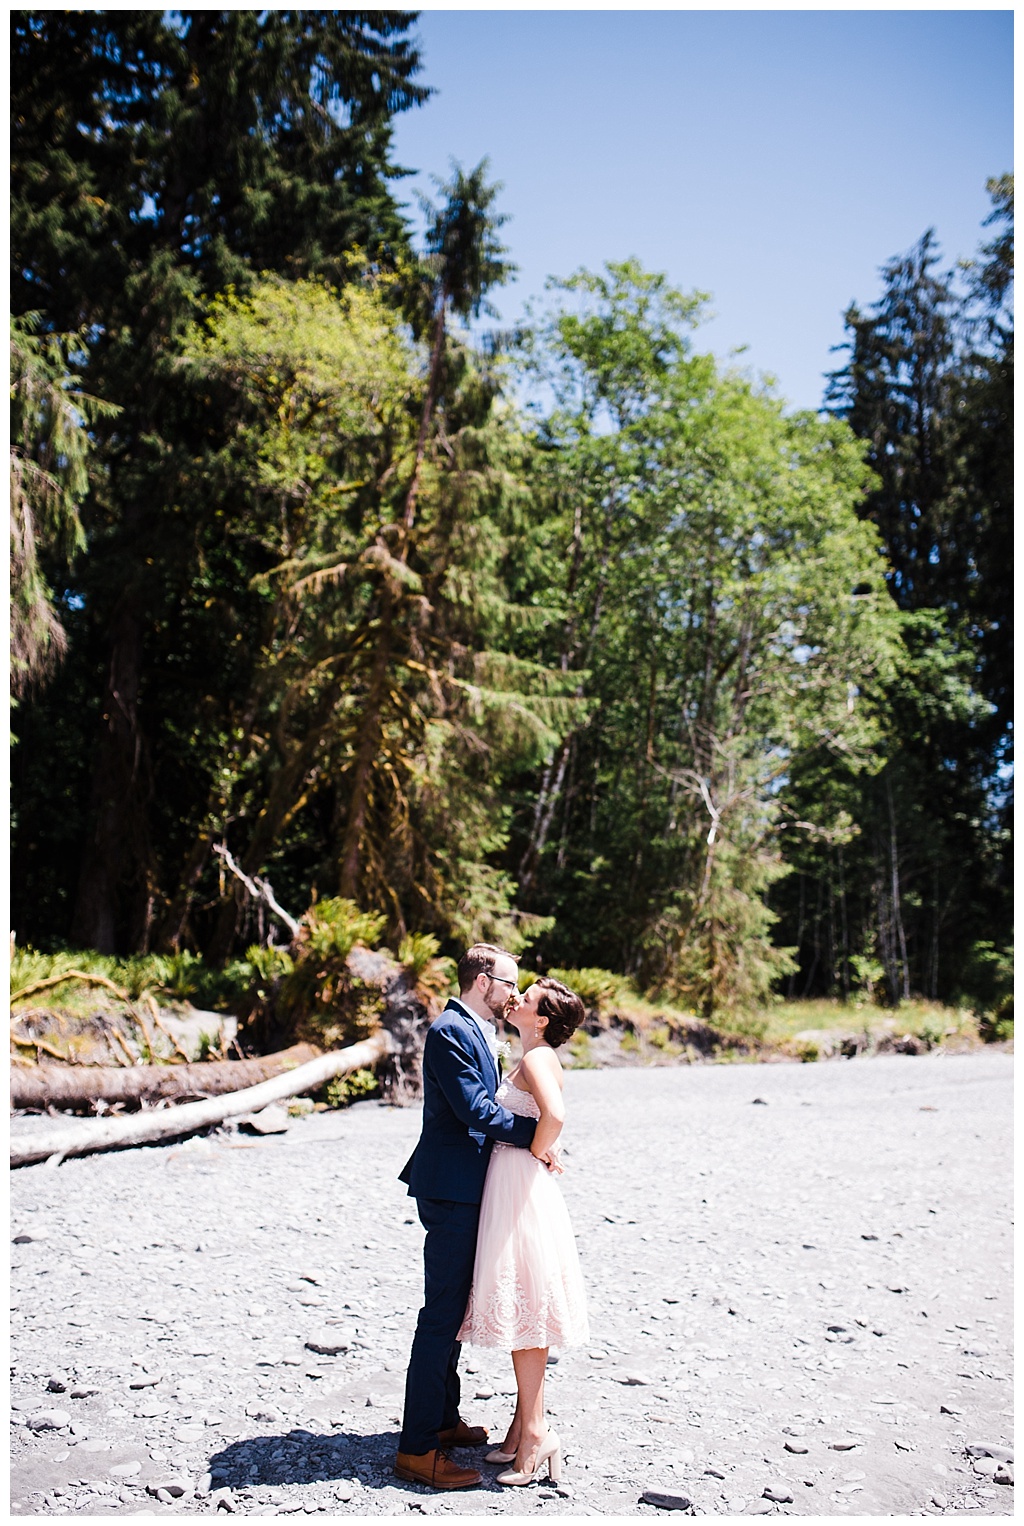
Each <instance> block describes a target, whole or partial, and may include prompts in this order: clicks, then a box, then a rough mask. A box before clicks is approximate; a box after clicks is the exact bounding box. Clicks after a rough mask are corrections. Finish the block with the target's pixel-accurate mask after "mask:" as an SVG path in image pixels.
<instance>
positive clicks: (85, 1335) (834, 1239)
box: [11, 1052, 1013, 1518]
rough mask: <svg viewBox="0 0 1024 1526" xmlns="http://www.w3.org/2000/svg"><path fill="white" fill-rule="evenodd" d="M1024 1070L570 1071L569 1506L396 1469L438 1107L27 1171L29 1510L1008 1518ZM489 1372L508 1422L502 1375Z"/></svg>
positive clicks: (493, 1362)
mask: <svg viewBox="0 0 1024 1526" xmlns="http://www.w3.org/2000/svg"><path fill="white" fill-rule="evenodd" d="M1011 1075H1012V1059H1011V1057H1010V1056H1009V1055H1007V1054H1005V1053H991V1052H987V1053H981V1054H975V1055H963V1056H949V1055H941V1054H939V1055H930V1056H928V1057H919V1058H910V1057H902V1056H892V1057H887V1058H876V1059H857V1060H852V1061H845V1062H843V1061H840V1062H834V1063H831V1064H817V1065H784V1064H774V1065H732V1066H727V1065H718V1066H692V1067H681V1068H678V1069H656V1070H584V1071H576V1072H573V1073H571V1074H570V1075H568V1076H567V1084H566V1097H567V1105H568V1113H569V1123H568V1127H567V1132H566V1153H567V1168H566V1173H565V1176H564V1177H563V1178H562V1181H563V1186H564V1191H565V1194H566V1198H567V1200H568V1202H569V1206H570V1210H571V1212H572V1215H573V1220H574V1223H575V1226H576V1230H577V1235H578V1240H579V1246H580V1253H581V1258H582V1261H583V1267H584V1274H585V1277H586V1280H587V1285H588V1289H589V1295H590V1311H591V1322H592V1327H593V1342H592V1344H591V1345H590V1346H589V1347H588V1348H587V1349H584V1350H574V1351H566V1352H564V1353H560V1354H559V1355H558V1358H557V1360H556V1361H554V1362H553V1363H552V1365H551V1367H550V1369H549V1371H550V1380H549V1384H548V1402H549V1409H550V1413H551V1420H552V1423H553V1424H554V1426H555V1427H556V1428H557V1429H558V1431H559V1432H560V1434H561V1436H562V1440H563V1447H564V1451H565V1453H566V1457H567V1460H566V1464H565V1467H564V1472H563V1485H562V1489H561V1491H560V1492H556V1491H555V1490H554V1489H553V1488H550V1487H547V1486H540V1485H536V1484H535V1485H533V1486H531V1487H530V1488H527V1489H519V1490H508V1489H502V1488H501V1487H500V1486H499V1485H497V1484H496V1483H495V1482H494V1479H493V1475H494V1473H495V1472H497V1471H498V1470H497V1469H494V1468H490V1467H486V1466H484V1467H483V1471H484V1473H485V1475H486V1477H485V1482H484V1485H483V1486H482V1488H480V1489H477V1490H473V1491H469V1492H466V1493H461V1494H446V1495H440V1494H434V1493H432V1492H429V1491H427V1490H425V1489H423V1488H420V1487H418V1486H415V1485H407V1484H403V1483H400V1482H398V1481H397V1480H396V1479H394V1477H393V1476H392V1474H391V1471H390V1469H391V1462H392V1458H393V1455H394V1451H395V1443H396V1440H397V1430H398V1416H399V1409H400V1402H401V1393H402V1386H403V1378H404V1368H405V1361H406V1357H407V1354H408V1349H409V1343H410V1338H411V1334H412V1329H413V1324H414V1321H415V1316H416V1310H417V1307H418V1301H419V1291H420V1277H421V1271H420V1248H421V1242H422V1231H421V1230H420V1228H419V1225H418V1222H417V1221H416V1219H415V1215H414V1213H413V1212H412V1206H411V1202H410V1200H409V1199H407V1198H406V1197H405V1196H404V1195H403V1189H402V1187H401V1186H400V1184H399V1183H398V1182H397V1181H396V1179H395V1178H396V1174H397V1172H398V1170H399V1169H400V1167H401V1165H402V1163H403V1162H404V1160H405V1158H406V1156H407V1154H408V1152H409V1150H410V1149H411V1147H412V1145H413V1143H414V1141H415V1138H416V1136H417V1134H418V1130H419V1111H418V1109H416V1108H409V1109H405V1110H401V1109H392V1108H388V1107H385V1106H382V1105H381V1104H379V1103H375V1102H367V1103H361V1104H359V1105H357V1106H355V1107H353V1108H351V1109H350V1110H349V1111H347V1112H344V1113H332V1114H323V1113H321V1114H316V1115H314V1116H311V1117H307V1118H303V1119H301V1120H297V1121H296V1122H295V1123H294V1124H293V1125H292V1127H291V1128H290V1130H289V1132H288V1133H287V1134H285V1135H282V1136H277V1137H269V1138H260V1139H257V1138H246V1137H244V1136H243V1135H241V1134H239V1133H235V1134H221V1135H215V1136H211V1137H208V1138H196V1139H192V1140H189V1141H187V1142H184V1143H180V1144H177V1145H166V1146H160V1147H154V1148H149V1149H136V1150H131V1151H124V1152H121V1153H118V1154H107V1155H98V1156H93V1157H87V1158H83V1159H70V1160H66V1161H64V1163H63V1164H61V1165H60V1166H58V1167H56V1168H53V1167H50V1166H47V1165H39V1166H31V1167H27V1168H23V1169H21V1170H19V1171H16V1172H14V1173H13V1175H12V1188H11V1195H12V1230H11V1235H12V1239H13V1242H14V1243H13V1245H12V1251H13V1273H12V1282H11V1288H12V1305H13V1311H14V1312H13V1336H12V1343H11V1355H12V1374H13V1377H12V1389H11V1398H12V1461H11V1509H12V1512H13V1514H15V1515H110V1516H115V1515H126V1514H127V1515H139V1514H146V1515H152V1516H154V1517H155V1516H161V1515H197V1514H207V1515H209V1514H215V1513H217V1512H220V1513H221V1514H225V1513H234V1514H240V1515H268V1514H281V1513H296V1512H300V1511H302V1512H306V1513H317V1512H320V1513H326V1514H328V1515H336V1516H344V1515H364V1516H365V1515H401V1514H405V1513H409V1512H417V1513H422V1514H427V1515H437V1514H452V1515H463V1516H477V1517H481V1518H483V1517H486V1516H488V1515H537V1514H544V1515H599V1516H600V1515H621V1514H624V1515H637V1516H654V1515H658V1514H661V1513H663V1512H664V1510H665V1509H667V1508H669V1507H670V1506H671V1505H673V1504H674V1505H675V1506H676V1507H677V1508H685V1507H684V1506H682V1501H684V1500H688V1501H690V1502H691V1506H690V1508H691V1509H692V1510H693V1511H694V1512H695V1513H696V1514H699V1515H738V1514H752V1513H781V1514H802V1515H815V1516H848V1517H851V1516H877V1515H914V1514H917V1515H920V1514H946V1513H950V1512H962V1511H966V1512H969V1513H970V1514H971V1515H972V1516H982V1517H984V1516H995V1515H1009V1514H1011V1513H1012V1509H1013V1503H1012V1501H1013V1487H1012V1483H1010V1482H1009V1481H1007V1482H1002V1481H1001V1480H1004V1479H1006V1480H1010V1479H1012V1432H1011V1426H1012V1408H1011V1405H1012V1396H1011V1386H1010V1375H1011V1362H1012V1357H1011V1259H1010V1258H1011V1248H1012V1225H1011V1183H1010V1163H1011V1114H1010V1109H1011ZM40 1125H49V1120H45V1119H31V1118H19V1119H16V1120H14V1123H13V1125H12V1127H14V1128H15V1129H23V1128H25V1129H27V1128H32V1127H37V1126H40ZM463 1370H464V1373H465V1378H464V1385H463V1387H464V1404H463V1411H464V1413H465V1414H466V1415H467V1416H468V1417H469V1418H470V1419H471V1420H472V1421H474V1422H479V1421H482V1422H483V1423H485V1424H487V1425H490V1426H491V1427H492V1429H493V1430H494V1431H496V1432H499V1433H500V1432H501V1431H502V1430H503V1427H504V1424H505V1421H506V1419H507V1417H508V1415H509V1414H510V1411H511V1398H510V1396H511V1394H512V1391H513V1384H512V1381H511V1364H510V1361H509V1359H508V1358H507V1357H506V1356H503V1355H501V1354H498V1353H494V1352H489V1351H475V1350H473V1349H472V1348H467V1349H466V1350H465V1352H464V1355H463ZM972 1449H973V1452H974V1453H975V1454H977V1455H972ZM462 1455H463V1456H464V1457H465V1458H466V1460H469V1458H470V1455H471V1454H462ZM645 1495H651V1496H652V1497H653V1498H654V1499H655V1502H654V1503H651V1502H646V1501H645V1500H644V1496H645Z"/></svg>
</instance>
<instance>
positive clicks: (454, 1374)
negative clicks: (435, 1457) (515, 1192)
mask: <svg viewBox="0 0 1024 1526" xmlns="http://www.w3.org/2000/svg"><path fill="white" fill-rule="evenodd" d="M416 1207H417V1209H418V1211H419V1216H420V1223H421V1224H422V1225H423V1227H424V1229H425V1230H426V1231H427V1237H426V1240H425V1241H424V1242H423V1280H424V1295H423V1307H422V1309H421V1310H420V1312H419V1318H418V1319H417V1321H416V1334H415V1336H414V1337H413V1342H412V1353H411V1355H410V1357H409V1372H408V1376H407V1377H406V1380H405V1415H404V1417H403V1423H402V1435H401V1439H400V1441H399V1443H398V1450H399V1451H400V1452H411V1453H412V1454H413V1455H414V1456H422V1454H423V1453H424V1452H429V1451H431V1450H432V1449H433V1448H434V1447H436V1446H437V1433H438V1431H443V1430H448V1429H449V1428H450V1427H451V1426H454V1425H455V1424H456V1423H457V1421H458V1418H459V1373H458V1361H459V1352H460V1351H461V1350H462V1347H461V1345H460V1343H459V1342H458V1341H457V1340H456V1339H455V1337H456V1336H457V1335H458V1333H459V1326H460V1325H461V1324H462V1320H463V1316H464V1315H465V1312H466V1305H467V1303H468V1302H469V1292H470V1288H471V1287H472V1286H473V1261H474V1259H475V1256H476V1232H477V1224H478V1221H479V1218H480V1204H479V1203H454V1202H450V1201H448V1200H447V1199H442V1198H422V1197H421V1198H417V1199H416Z"/></svg>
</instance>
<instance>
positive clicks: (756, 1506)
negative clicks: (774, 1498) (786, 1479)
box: [743, 1499, 772, 1515]
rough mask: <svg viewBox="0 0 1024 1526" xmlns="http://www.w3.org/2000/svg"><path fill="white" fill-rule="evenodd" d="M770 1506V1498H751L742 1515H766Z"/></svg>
mask: <svg viewBox="0 0 1024 1526" xmlns="http://www.w3.org/2000/svg"><path fill="white" fill-rule="evenodd" d="M771 1508H772V1504H771V1501H770V1500H766V1499H759V1500H753V1501H752V1502H751V1503H750V1504H749V1505H747V1506H746V1508H745V1509H744V1511H743V1514H744V1515H767V1514H768V1512H769V1511H770V1510H771Z"/></svg>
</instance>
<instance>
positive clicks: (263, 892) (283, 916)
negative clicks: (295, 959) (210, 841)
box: [213, 842, 301, 942]
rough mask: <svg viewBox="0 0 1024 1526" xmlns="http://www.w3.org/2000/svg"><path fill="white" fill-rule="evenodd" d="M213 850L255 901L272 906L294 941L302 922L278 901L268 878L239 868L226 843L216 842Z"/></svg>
mask: <svg viewBox="0 0 1024 1526" xmlns="http://www.w3.org/2000/svg"><path fill="white" fill-rule="evenodd" d="M213 851H214V853H216V855H217V857H218V858H219V859H221V860H222V861H223V863H224V864H225V865H226V866H227V868H228V869H230V871H231V873H232V874H233V875H234V876H235V879H236V880H240V881H241V883H242V884H243V885H244V886H245V888H246V890H247V891H248V892H249V894H250V895H251V896H252V898H253V900H254V901H264V902H265V903H266V904H267V906H269V907H270V910H271V911H272V912H273V913H274V916H275V917H277V918H278V920H279V921H281V922H283V923H284V925H285V927H287V929H288V931H289V932H290V933H291V935H292V941H293V942H294V941H295V939H296V938H297V937H298V936H299V927H300V925H301V924H300V923H299V921H298V919H297V918H296V917H293V916H292V914H291V913H290V912H288V911H285V909H284V907H283V906H282V905H281V903H280V902H279V901H278V899H277V897H276V896H275V894H274V892H273V890H272V889H271V887H270V885H269V884H268V882H267V881H266V880H261V879H260V878H259V876H258V875H256V874H253V875H248V874H246V873H244V871H243V870H242V869H240V868H239V866H238V865H237V864H236V863H235V861H234V859H233V858H232V856H231V854H230V853H229V852H228V849H227V844H226V843H222V842H219V843H214V845H213Z"/></svg>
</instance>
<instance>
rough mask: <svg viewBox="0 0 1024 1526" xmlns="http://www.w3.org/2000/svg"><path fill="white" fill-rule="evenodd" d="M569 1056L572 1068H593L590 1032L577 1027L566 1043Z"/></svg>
mask: <svg viewBox="0 0 1024 1526" xmlns="http://www.w3.org/2000/svg"><path fill="white" fill-rule="evenodd" d="M568 1050H569V1056H570V1059H571V1061H572V1068H573V1070H595V1069H596V1066H595V1064H594V1055H593V1050H592V1048H591V1044H590V1034H589V1033H585V1032H584V1030H583V1029H582V1028H577V1029H576V1032H575V1033H574V1034H573V1036H572V1038H571V1039H570V1040H569V1043H568Z"/></svg>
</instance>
